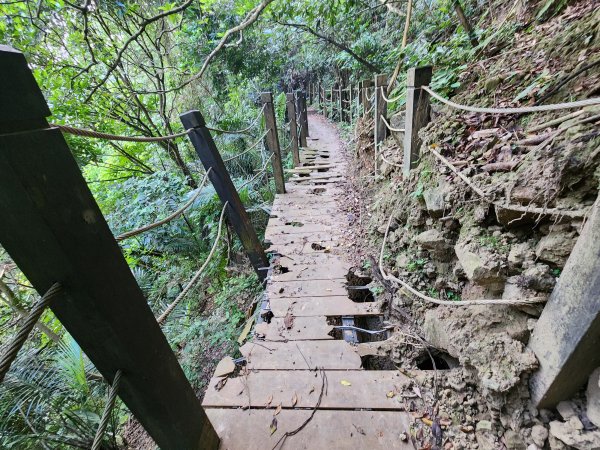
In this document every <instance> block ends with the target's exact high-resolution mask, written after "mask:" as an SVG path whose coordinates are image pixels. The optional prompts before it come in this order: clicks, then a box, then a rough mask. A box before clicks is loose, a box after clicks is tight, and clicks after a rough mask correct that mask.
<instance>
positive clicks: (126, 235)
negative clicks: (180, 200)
mask: <svg viewBox="0 0 600 450" xmlns="http://www.w3.org/2000/svg"><path fill="white" fill-rule="evenodd" d="M211 170H212V167H209V168H208V170H207V171H206V173H205V174H204V178H203V179H202V181H201V182H200V187H199V188H198V192H196V193H195V194H194V196H193V197H192V198H191V199H189V200H188V202H187V203H186V204H185V205H183V206H182V207H181V208H179V209H178V210H177V211H175V212H174V213H172V214H170V215H169V216H167V217H165V218H164V219H162V220H159V221H158V222H154V223H151V224H150V225H145V226H143V227H141V228H138V229H136V230H131V231H128V232H127V233H123V234H120V235H119V236H117V237H116V238H115V239H116V240H117V242H120V241H123V240H125V239H129V238H130V237H133V236H137V235H138V234H142V233H144V232H146V231H149V230H152V229H153V228H157V227H160V226H161V225H164V224H165V223H167V222H170V221H171V220H173V219H175V218H176V217H178V216H180V215H181V214H183V212H184V211H185V210H186V209H188V208H189V207H190V206H192V204H193V203H194V202H195V201H196V199H197V198H198V197H199V196H200V194H201V193H202V190H203V189H204V183H206V179H207V178H208V174H209V173H210V171H211Z"/></svg>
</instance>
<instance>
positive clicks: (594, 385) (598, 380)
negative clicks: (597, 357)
mask: <svg viewBox="0 0 600 450" xmlns="http://www.w3.org/2000/svg"><path fill="white" fill-rule="evenodd" d="M586 395H587V410H586V413H587V417H588V419H590V421H591V422H592V423H593V424H594V425H596V426H597V427H600V367H598V368H597V369H596V370H594V371H593V372H592V374H591V375H590V378H589V380H588V387H587V392H586Z"/></svg>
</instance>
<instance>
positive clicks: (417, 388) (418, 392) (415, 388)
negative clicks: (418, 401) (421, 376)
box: [413, 386, 423, 398]
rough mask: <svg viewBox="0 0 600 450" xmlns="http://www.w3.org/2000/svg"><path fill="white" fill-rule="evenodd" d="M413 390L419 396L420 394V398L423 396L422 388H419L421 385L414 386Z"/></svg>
mask: <svg viewBox="0 0 600 450" xmlns="http://www.w3.org/2000/svg"><path fill="white" fill-rule="evenodd" d="M413 392H414V393H415V394H417V396H418V397H419V398H423V397H422V396H421V389H419V386H413Z"/></svg>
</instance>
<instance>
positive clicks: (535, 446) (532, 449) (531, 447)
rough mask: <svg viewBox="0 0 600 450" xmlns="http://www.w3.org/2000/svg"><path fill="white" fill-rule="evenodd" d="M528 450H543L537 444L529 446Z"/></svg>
mask: <svg viewBox="0 0 600 450" xmlns="http://www.w3.org/2000/svg"><path fill="white" fill-rule="evenodd" d="M527 450H542V448H541V447H538V446H537V445H535V444H529V445H528V446H527Z"/></svg>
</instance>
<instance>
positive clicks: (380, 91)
mask: <svg viewBox="0 0 600 450" xmlns="http://www.w3.org/2000/svg"><path fill="white" fill-rule="evenodd" d="M374 82H375V83H374V84H375V105H374V107H373V111H374V112H373V117H374V119H375V122H374V131H375V135H374V141H375V174H377V162H378V161H377V159H378V157H379V156H378V155H379V144H381V142H383V141H384V140H385V138H386V137H387V127H386V126H385V122H384V120H385V118H386V116H387V102H386V101H385V99H384V97H383V96H384V95H385V93H384V91H385V90H387V75H385V74H379V75H375V79H374ZM382 118H383V120H382Z"/></svg>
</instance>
